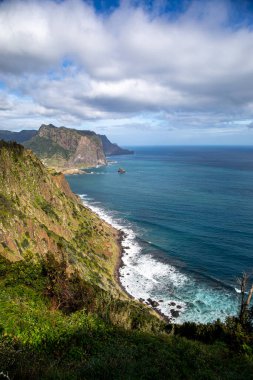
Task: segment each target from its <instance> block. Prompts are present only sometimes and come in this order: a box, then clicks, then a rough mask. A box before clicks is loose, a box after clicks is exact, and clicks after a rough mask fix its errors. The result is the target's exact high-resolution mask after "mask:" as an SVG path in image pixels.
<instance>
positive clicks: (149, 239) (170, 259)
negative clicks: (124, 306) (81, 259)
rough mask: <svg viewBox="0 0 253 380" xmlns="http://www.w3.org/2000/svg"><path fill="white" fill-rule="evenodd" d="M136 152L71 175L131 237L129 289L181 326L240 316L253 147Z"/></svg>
mask: <svg viewBox="0 0 253 380" xmlns="http://www.w3.org/2000/svg"><path fill="white" fill-rule="evenodd" d="M134 149H135V151H136V153H135V155H133V156H121V157H120V156H118V157H116V158H115V160H116V161H117V163H112V164H110V165H109V166H108V167H101V168H97V169H91V170H90V173H92V174H90V175H83V176H80V175H78V176H69V177H68V180H69V183H70V186H71V188H72V189H73V191H74V192H76V193H78V194H86V195H85V196H84V199H85V200H86V203H87V202H88V203H89V205H90V206H91V207H93V208H95V210H96V211H97V212H99V213H101V212H102V213H104V212H106V214H107V216H108V217H110V218H112V220H113V221H114V222H116V223H117V224H118V225H120V226H122V227H123V228H125V229H127V232H128V233H129V234H130V235H129V239H128V242H127V243H126V244H125V245H126V247H127V248H126V255H125V256H124V262H125V267H124V268H123V269H122V271H121V275H122V277H121V279H122V283H123V284H124V286H125V287H126V288H127V289H128V291H129V292H130V293H132V294H133V295H134V296H135V297H138V298H139V297H142V298H144V299H147V298H148V297H149V296H151V298H154V299H156V300H158V301H159V300H160V309H161V310H162V311H163V312H164V313H166V314H167V315H169V316H171V310H172V316H173V315H174V316H176V317H177V316H178V320H179V321H184V320H197V321H210V320H214V319H216V318H218V317H220V318H222V319H224V318H225V317H226V315H228V314H233V313H235V312H236V311H237V304H238V300H237V293H236V291H235V287H238V285H237V284H236V277H238V276H239V275H240V274H241V272H242V271H250V270H252V268H253V147H247V148H245V147H244V148H241V147H239V148H238V147H229V148H225V147H145V148H144V147H140V148H134ZM119 166H120V167H123V168H125V169H126V171H127V173H126V174H123V175H119V174H118V173H117V169H118V167H119ZM173 311H174V312H173ZM175 311H177V312H176V313H175Z"/></svg>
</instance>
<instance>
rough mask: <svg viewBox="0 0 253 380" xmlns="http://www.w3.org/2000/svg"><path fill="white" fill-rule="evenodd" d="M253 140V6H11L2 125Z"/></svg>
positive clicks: (151, 139)
mask: <svg viewBox="0 0 253 380" xmlns="http://www.w3.org/2000/svg"><path fill="white" fill-rule="evenodd" d="M42 123H53V124H55V125H57V126H61V125H65V126H67V127H74V128H78V129H92V130H95V131H96V132H99V133H106V134H107V135H108V136H109V137H110V138H111V139H112V140H115V141H117V142H119V143H121V144H123V145H138V144H253V1H251V0H249V1H248V0H226V1H225V0H224V1H222V0H217V1H216V0H212V1H207V0H206V1H205V0H197V1H190V0H181V1H180V0H167V1H164V0H157V1H151V0H149V1H130V0H129V1H121V2H118V1H116V0H111V1H106V0H96V1H82V0H57V1H56V0H55V1H53V0H45V1H39V0H37V1H36V0H30V1H26V0H22V1H21V0H19V1H18V0H16V1H15V0H0V129H8V130H13V131H18V130H21V129H37V128H39V126H40V125H41V124H42Z"/></svg>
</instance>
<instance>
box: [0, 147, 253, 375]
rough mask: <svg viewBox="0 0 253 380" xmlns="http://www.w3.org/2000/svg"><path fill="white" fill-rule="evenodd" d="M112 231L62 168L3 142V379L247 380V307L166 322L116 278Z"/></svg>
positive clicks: (250, 370) (251, 370)
mask: <svg viewBox="0 0 253 380" xmlns="http://www.w3.org/2000/svg"><path fill="white" fill-rule="evenodd" d="M118 238H119V236H118V234H117V232H116V231H115V230H114V229H113V228H111V227H110V226H108V225H107V224H106V223H104V222H102V221H101V220H99V218H98V217H97V216H96V215H94V214H93V213H91V212H90V210H88V209H86V208H84V207H83V206H82V205H81V203H80V202H79V200H78V199H77V198H76V197H75V196H74V195H73V194H72V193H71V191H70V189H69V188H68V186H67V183H66V182H65V180H64V177H63V176H62V175H61V174H59V173H55V172H54V173H52V175H51V174H50V173H49V172H48V171H47V170H46V169H45V167H44V166H43V165H42V164H41V162H40V161H39V160H38V159H37V158H36V157H35V156H34V155H33V153H31V152H30V151H27V150H24V149H23V148H22V147H21V148H20V146H19V145H17V144H13V143H11V144H6V143H2V142H0V379H2V378H4V377H3V376H4V375H7V373H8V376H9V378H10V379H21V380H22V379H26V380H29V379H42V380H43V379H45V380H49V379H54V380H55V379H66V380H67V379H69V380H76V379H110V380H111V379H118V380H124V379H127V380H128V379H129V380H132V379H138V380H139V379H182V380H183V379H215V380H216V379H231V380H232V379H233V380H234V379H244V380H245V379H252V374H253V352H252V351H253V332H252V319H251V316H250V313H249V314H247V315H248V318H246V319H247V320H246V319H245V320H243V321H241V320H240V319H239V318H229V319H228V320H227V322H226V323H225V324H224V323H221V322H219V321H217V322H215V323H212V324H207V325H196V324H194V323H185V324H183V325H181V326H179V325H171V324H169V323H166V322H164V321H163V320H162V319H161V318H159V317H158V316H157V315H155V313H154V312H152V311H151V310H150V309H149V308H148V307H146V306H145V305H142V304H141V303H139V302H137V301H134V300H130V299H129V298H128V297H127V296H126V294H124V292H123V291H122V290H121V289H120V287H119V285H118V284H117V282H116V280H115V273H114V272H115V267H116V264H117V260H118V254H119V248H118V245H117V239H118ZM1 373H3V375H1Z"/></svg>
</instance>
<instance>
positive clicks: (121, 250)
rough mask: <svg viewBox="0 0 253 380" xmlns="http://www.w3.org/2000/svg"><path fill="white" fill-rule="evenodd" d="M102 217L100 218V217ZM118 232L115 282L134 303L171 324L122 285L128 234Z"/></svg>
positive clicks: (161, 314)
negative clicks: (125, 239) (125, 238)
mask: <svg viewBox="0 0 253 380" xmlns="http://www.w3.org/2000/svg"><path fill="white" fill-rule="evenodd" d="M99 217H100V216H99ZM110 226H111V227H112V228H115V227H113V226H112V225H110ZM116 230H117V232H118V259H117V262H116V267H115V280H116V282H117V283H118V285H119V287H120V288H121V290H122V291H123V292H124V293H125V294H126V295H127V296H128V297H129V298H130V299H131V300H133V301H136V302H139V303H140V304H142V305H143V306H145V307H147V308H148V309H149V310H150V312H153V313H154V314H155V315H156V316H157V317H158V318H159V319H162V320H164V321H165V322H166V323H171V320H170V318H169V317H167V316H166V315H165V314H163V313H162V312H161V311H160V310H158V309H157V308H156V307H153V306H152V305H151V304H149V305H147V304H146V303H144V302H142V301H141V300H140V299H138V298H135V297H134V296H133V295H132V294H130V293H129V292H128V291H127V290H126V288H125V287H124V285H123V284H122V282H121V281H120V273H119V271H120V268H121V267H122V266H123V265H124V263H123V260H122V257H123V254H124V247H123V245H122V242H123V240H124V237H126V233H125V232H124V231H122V230H121V229H116Z"/></svg>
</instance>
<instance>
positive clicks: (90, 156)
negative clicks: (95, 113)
mask: <svg viewBox="0 0 253 380" xmlns="http://www.w3.org/2000/svg"><path fill="white" fill-rule="evenodd" d="M24 145H25V146H26V147H27V148H29V149H31V150H33V151H34V152H35V153H36V154H37V155H38V157H39V158H41V159H42V160H43V162H44V163H45V164H46V165H47V166H49V167H53V168H56V169H59V170H62V169H66V168H85V167H92V166H97V165H106V158H105V154H104V151H103V146H102V142H101V139H100V138H99V137H98V136H97V135H96V134H95V133H94V132H90V131H77V130H75V129H69V128H65V127H60V128H56V127H55V126H54V125H52V124H49V125H44V124H43V125H42V126H41V127H40V129H39V131H38V134H37V135H36V136H34V137H33V138H32V139H31V140H29V141H27V142H25V143H24Z"/></svg>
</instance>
